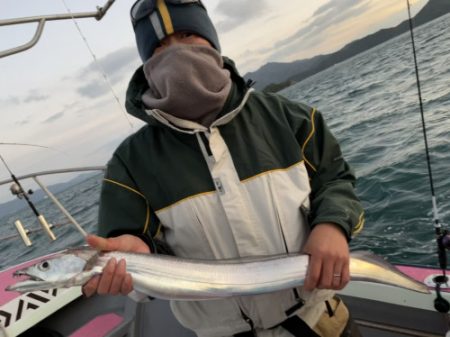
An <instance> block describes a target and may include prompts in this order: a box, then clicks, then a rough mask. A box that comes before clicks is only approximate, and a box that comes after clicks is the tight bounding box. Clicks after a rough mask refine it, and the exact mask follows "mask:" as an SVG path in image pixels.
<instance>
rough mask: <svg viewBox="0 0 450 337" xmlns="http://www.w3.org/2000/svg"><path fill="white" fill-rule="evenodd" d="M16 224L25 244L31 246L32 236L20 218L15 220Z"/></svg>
mask: <svg viewBox="0 0 450 337" xmlns="http://www.w3.org/2000/svg"><path fill="white" fill-rule="evenodd" d="M14 225H15V226H16V229H17V232H19V235H20V237H21V238H22V241H23V243H24V244H25V246H27V247H30V246H31V245H32V243H31V240H30V238H29V237H28V233H27V230H26V229H25V228H24V227H23V225H22V222H21V221H20V220H16V221H15V222H14Z"/></svg>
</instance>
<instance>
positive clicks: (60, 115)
mask: <svg viewBox="0 0 450 337" xmlns="http://www.w3.org/2000/svg"><path fill="white" fill-rule="evenodd" d="M63 115H64V111H60V112H58V113H56V114H54V115H52V116H50V117H49V118H47V119H45V120H44V121H42V124H47V123H52V122H54V121H56V120H57V119H60V118H61V117H62V116H63Z"/></svg>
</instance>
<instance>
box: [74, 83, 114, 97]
mask: <svg viewBox="0 0 450 337" xmlns="http://www.w3.org/2000/svg"><path fill="white" fill-rule="evenodd" d="M108 91H109V89H108V86H107V84H106V83H104V82H100V81H92V82H91V83H88V84H86V85H84V86H82V87H79V88H78V89H77V92H78V93H79V94H80V95H81V96H84V97H89V98H96V97H99V96H103V95H105V94H106V93H108Z"/></svg>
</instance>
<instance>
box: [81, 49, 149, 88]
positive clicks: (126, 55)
mask: <svg viewBox="0 0 450 337" xmlns="http://www.w3.org/2000/svg"><path fill="white" fill-rule="evenodd" d="M97 62H98V65H99V66H100V67H101V69H102V71H104V72H105V73H106V74H107V76H108V77H109V78H110V81H111V83H115V82H117V81H119V80H120V79H122V78H123V76H125V75H127V76H129V75H130V74H129V72H128V71H124V70H128V67H129V66H130V64H139V63H140V60H139V56H138V53H137V49H136V47H124V48H121V49H118V50H116V51H114V52H112V53H111V54H108V55H106V56H104V57H102V58H100V59H98V61H97ZM98 71H99V69H98V67H97V64H96V63H95V62H94V61H93V62H91V63H90V64H89V65H88V66H87V67H85V68H84V69H82V70H81V72H80V73H79V76H78V79H84V78H85V77H86V76H90V75H92V74H93V73H94V74H98ZM112 78H114V79H115V80H114V81H113V80H111V79H112Z"/></svg>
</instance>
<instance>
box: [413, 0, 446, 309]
mask: <svg viewBox="0 0 450 337" xmlns="http://www.w3.org/2000/svg"><path fill="white" fill-rule="evenodd" d="M406 3H407V6H408V18H409V31H410V33H411V43H412V50H413V56H414V66H415V73H416V83H417V92H418V97H419V107H420V115H421V118H422V132H423V138H424V143H425V153H426V160H427V167H428V179H429V182H430V190H431V201H432V205H433V222H434V230H435V234H436V243H437V246H438V258H439V266H440V267H441V269H442V275H440V276H437V277H435V278H434V282H435V284H436V295H437V298H436V299H435V301H434V307H435V309H436V310H437V311H439V312H442V313H447V312H449V311H450V303H448V301H446V300H445V299H444V298H443V297H442V296H441V294H440V288H441V286H442V285H443V284H446V283H447V282H448V280H449V279H448V277H447V275H446V270H447V249H450V235H449V232H448V231H447V229H444V228H443V225H442V223H441V221H440V217H439V210H438V207H437V201H436V194H435V188H434V181H433V170H432V168H431V157H430V150H429V146H428V137H427V127H426V122H425V114H424V109H423V100H422V89H421V85H420V75H419V65H418V62H417V53H416V43H415V37H414V25H413V20H412V16H411V5H410V3H409V0H406Z"/></svg>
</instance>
